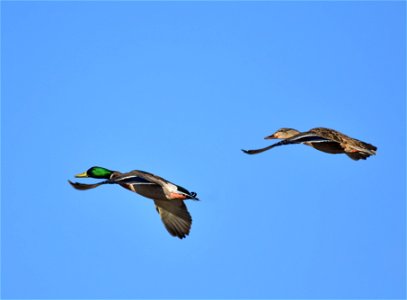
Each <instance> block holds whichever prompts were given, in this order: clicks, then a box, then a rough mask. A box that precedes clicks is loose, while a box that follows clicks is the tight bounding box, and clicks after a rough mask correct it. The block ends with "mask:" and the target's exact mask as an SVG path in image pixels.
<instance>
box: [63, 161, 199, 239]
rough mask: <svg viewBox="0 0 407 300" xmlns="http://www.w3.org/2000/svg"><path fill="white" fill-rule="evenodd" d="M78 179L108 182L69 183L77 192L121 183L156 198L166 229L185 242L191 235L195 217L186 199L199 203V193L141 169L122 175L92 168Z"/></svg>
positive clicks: (156, 205)
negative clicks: (193, 217) (190, 212)
mask: <svg viewBox="0 0 407 300" xmlns="http://www.w3.org/2000/svg"><path fill="white" fill-rule="evenodd" d="M75 177H76V178H86V177H89V178H96V179H106V180H104V181H101V182H98V183H94V184H84V183H79V182H72V181H70V180H68V182H69V183H70V184H71V185H72V186H73V187H74V188H75V189H77V190H89V189H93V188H96V187H98V186H100V185H103V184H119V185H121V186H122V187H124V188H126V189H128V190H130V191H132V192H135V193H137V194H140V195H142V196H144V197H147V198H150V199H153V200H154V203H155V207H156V210H157V212H158V213H159V214H160V216H161V220H162V222H163V223H164V226H165V228H166V229H167V230H168V232H169V233H170V234H171V235H172V236H176V237H178V238H180V239H182V238H185V237H186V236H187V235H188V234H189V231H190V229H191V224H192V218H191V215H190V214H189V212H188V210H187V207H186V205H185V203H184V200H187V199H191V200H199V199H198V198H197V197H196V193H194V192H189V191H188V190H187V189H185V188H183V187H181V186H179V185H176V184H174V183H172V182H169V181H168V180H165V179H164V178H161V177H159V176H157V175H154V174H151V173H148V172H144V171H139V170H134V171H131V172H128V173H120V172H118V171H111V170H108V169H106V168H102V167H92V168H90V169H89V170H87V171H86V172H83V173H80V174H78V175H76V176H75Z"/></svg>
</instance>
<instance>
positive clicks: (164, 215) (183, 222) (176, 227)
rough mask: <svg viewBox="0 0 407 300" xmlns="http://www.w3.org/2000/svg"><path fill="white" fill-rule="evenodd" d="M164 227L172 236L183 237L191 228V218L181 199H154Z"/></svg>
mask: <svg viewBox="0 0 407 300" xmlns="http://www.w3.org/2000/svg"><path fill="white" fill-rule="evenodd" d="M154 203H155V206H156V209H157V212H158V213H159V214H160V217H161V220H162V222H163V223H164V226H165V228H166V229H167V230H168V232H169V233H170V234H171V235H172V236H176V237H178V238H180V239H182V238H185V237H186V236H187V235H188V234H189V231H190V230H191V224H192V218H191V215H190V214H189V212H188V210H187V207H186V205H185V203H184V201H182V200H154Z"/></svg>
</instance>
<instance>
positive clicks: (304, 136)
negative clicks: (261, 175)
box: [242, 132, 331, 154]
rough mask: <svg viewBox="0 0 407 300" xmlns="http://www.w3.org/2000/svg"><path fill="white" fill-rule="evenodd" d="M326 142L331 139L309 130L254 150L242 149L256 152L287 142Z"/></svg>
mask: <svg viewBox="0 0 407 300" xmlns="http://www.w3.org/2000/svg"><path fill="white" fill-rule="evenodd" d="M307 142H308V143H309V142H312V143H326V142H331V140H329V139H326V138H323V137H320V136H319V135H316V134H315V133H311V132H304V133H299V134H297V135H295V136H293V137H291V138H288V139H285V140H282V141H280V142H277V143H275V144H272V145H270V146H267V147H264V148H261V149H255V150H243V149H242V151H243V152H244V153H246V154H258V153H261V152H264V151H267V150H270V149H271V148H274V147H277V146H282V145H289V144H302V143H307Z"/></svg>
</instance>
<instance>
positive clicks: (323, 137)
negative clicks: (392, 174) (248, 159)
mask: <svg viewBox="0 0 407 300" xmlns="http://www.w3.org/2000/svg"><path fill="white" fill-rule="evenodd" d="M265 139H267V140H271V139H282V141H280V142H278V143H275V144H273V145H270V146H268V147H265V148H261V149H257V150H242V151H243V152H244V153H247V154H257V153H261V152H264V151H267V150H269V149H271V148H274V147H277V146H282V145H289V144H305V145H308V146H311V147H313V148H315V149H317V150H319V151H322V152H326V153H331V154H338V153H345V154H346V155H347V156H349V157H350V158H351V159H353V160H359V159H366V158H367V157H369V156H371V155H375V154H376V150H377V148H376V147H375V146H373V145H371V144H368V143H365V142H362V141H360V140H357V139H354V138H351V137H349V136H347V135H345V134H343V133H341V132H339V131H337V130H334V129H329V128H323V127H317V128H313V129H311V130H309V131H306V132H299V131H298V130H296V129H293V128H281V129H279V130H277V131H276V132H275V133H273V134H272V135H269V136H266V137H265Z"/></svg>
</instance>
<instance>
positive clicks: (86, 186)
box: [68, 180, 109, 191]
mask: <svg viewBox="0 0 407 300" xmlns="http://www.w3.org/2000/svg"><path fill="white" fill-rule="evenodd" d="M68 182H69V184H70V185H71V186H72V187H73V188H75V189H77V190H81V191H86V190H90V189H94V188H96V187H98V186H100V185H102V184H106V183H109V181H107V180H106V181H102V182H98V183H93V184H86V183H80V182H72V181H70V180H68Z"/></svg>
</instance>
